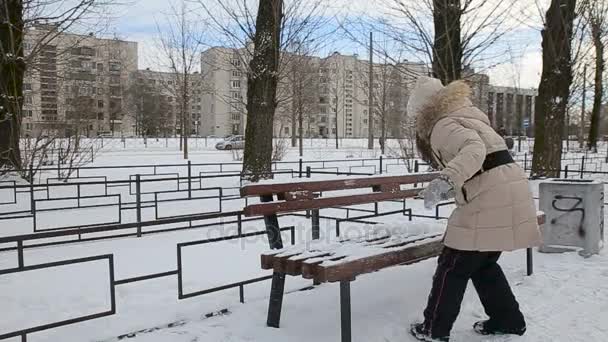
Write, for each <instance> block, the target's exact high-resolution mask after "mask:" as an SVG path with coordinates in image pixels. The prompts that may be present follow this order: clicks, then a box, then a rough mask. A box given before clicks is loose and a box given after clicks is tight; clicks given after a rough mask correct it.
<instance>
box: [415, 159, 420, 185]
mask: <svg viewBox="0 0 608 342" xmlns="http://www.w3.org/2000/svg"><path fill="white" fill-rule="evenodd" d="M419 170H420V164H418V159H416V160H414V173H418V171H419ZM417 187H418V183H414V188H417Z"/></svg>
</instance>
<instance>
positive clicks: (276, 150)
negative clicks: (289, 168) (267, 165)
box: [272, 138, 288, 161]
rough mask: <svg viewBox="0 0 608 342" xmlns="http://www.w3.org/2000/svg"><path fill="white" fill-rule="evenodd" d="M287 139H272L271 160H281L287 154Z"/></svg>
mask: <svg viewBox="0 0 608 342" xmlns="http://www.w3.org/2000/svg"><path fill="white" fill-rule="evenodd" d="M287 150H288V146H287V140H285V139H283V138H278V139H274V143H273V146H272V161H281V160H283V158H285V154H287Z"/></svg>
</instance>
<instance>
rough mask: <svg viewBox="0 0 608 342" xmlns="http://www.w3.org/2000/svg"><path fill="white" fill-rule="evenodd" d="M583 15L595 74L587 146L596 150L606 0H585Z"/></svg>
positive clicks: (607, 12)
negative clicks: (588, 29) (592, 47)
mask: <svg viewBox="0 0 608 342" xmlns="http://www.w3.org/2000/svg"><path fill="white" fill-rule="evenodd" d="M584 3H585V6H584V12H583V17H584V20H586V21H588V23H589V28H590V31H591V32H590V33H591V40H592V42H593V46H594V48H595V58H594V59H595V75H594V81H593V86H594V90H593V109H592V111H591V127H590V128H589V138H588V139H587V147H588V148H589V149H590V150H593V151H595V152H597V140H598V136H599V131H600V113H601V110H602V99H603V95H604V78H603V77H604V69H605V62H604V51H605V44H606V38H607V37H608V35H607V32H608V3H607V2H606V1H585V2H584Z"/></svg>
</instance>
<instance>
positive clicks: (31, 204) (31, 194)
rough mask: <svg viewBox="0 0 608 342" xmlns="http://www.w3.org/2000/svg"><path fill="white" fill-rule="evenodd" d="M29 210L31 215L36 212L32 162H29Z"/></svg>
mask: <svg viewBox="0 0 608 342" xmlns="http://www.w3.org/2000/svg"><path fill="white" fill-rule="evenodd" d="M15 200H16V198H15ZM30 212H31V213H32V215H34V213H35V212H36V202H35V201H34V165H32V164H30Z"/></svg>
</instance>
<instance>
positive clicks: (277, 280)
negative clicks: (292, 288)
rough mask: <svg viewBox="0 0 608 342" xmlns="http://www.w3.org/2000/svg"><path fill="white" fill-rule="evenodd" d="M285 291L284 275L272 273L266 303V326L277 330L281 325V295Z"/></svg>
mask: <svg viewBox="0 0 608 342" xmlns="http://www.w3.org/2000/svg"><path fill="white" fill-rule="evenodd" d="M284 291H285V273H279V272H274V273H273V274H272V285H271V286H270V300H269V301H268V318H267V320H266V325H267V326H269V327H272V328H278V327H279V325H280V323H281V308H282V307H283V293H284Z"/></svg>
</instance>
